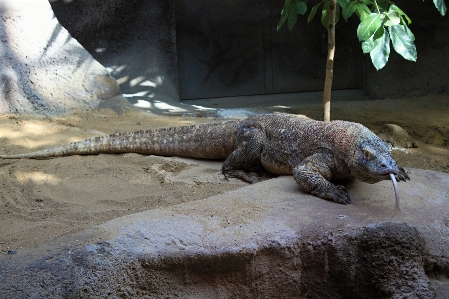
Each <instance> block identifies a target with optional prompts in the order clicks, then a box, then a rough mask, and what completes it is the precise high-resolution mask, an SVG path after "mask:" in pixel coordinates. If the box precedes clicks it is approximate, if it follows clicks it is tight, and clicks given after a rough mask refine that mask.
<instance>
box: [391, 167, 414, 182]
mask: <svg viewBox="0 0 449 299" xmlns="http://www.w3.org/2000/svg"><path fill="white" fill-rule="evenodd" d="M394 177H395V178H396V181H397V182H399V181H404V182H405V181H407V180H410V177H409V176H408V174H407V172H405V169H404V168H403V167H399V173H398V174H397V175H395V176H394Z"/></svg>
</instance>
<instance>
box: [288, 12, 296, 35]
mask: <svg viewBox="0 0 449 299" xmlns="http://www.w3.org/2000/svg"><path fill="white" fill-rule="evenodd" d="M297 20H298V14H297V13H296V11H294V10H293V9H291V10H289V11H288V20H287V28H288V30H290V31H292V29H293V26H295V24H296V21H297Z"/></svg>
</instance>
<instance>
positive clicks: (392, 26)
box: [277, 0, 447, 70]
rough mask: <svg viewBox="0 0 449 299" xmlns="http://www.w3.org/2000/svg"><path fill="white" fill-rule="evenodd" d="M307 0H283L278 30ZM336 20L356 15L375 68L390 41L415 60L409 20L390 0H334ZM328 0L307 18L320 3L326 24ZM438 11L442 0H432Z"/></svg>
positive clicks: (289, 22) (387, 51)
mask: <svg viewBox="0 0 449 299" xmlns="http://www.w3.org/2000/svg"><path fill="white" fill-rule="evenodd" d="M306 1H307V0H285V4H284V8H283V9H282V12H281V18H280V20H279V23H278V26H277V30H280V29H281V28H282V26H283V25H284V24H285V23H287V27H288V29H289V30H292V28H293V27H294V25H295V24H296V21H297V19H298V15H300V14H301V15H303V14H305V13H306V12H307V3H306ZM337 2H338V5H337V9H336V18H335V23H337V22H338V19H339V16H340V14H341V16H342V17H343V18H344V19H345V20H346V21H347V20H348V19H349V18H350V17H351V16H353V15H356V16H357V17H358V18H359V20H360V24H359V26H358V28H357V37H358V38H359V41H360V42H361V46H362V51H363V53H369V54H370V56H371V61H372V62H373V65H374V67H375V68H376V69H377V70H380V69H382V68H383V67H384V66H385V65H386V63H387V62H388V58H389V56H390V42H391V44H392V45H393V49H394V50H395V51H396V52H397V53H399V54H400V55H401V56H402V57H404V58H405V59H407V60H410V61H416V58H417V52H416V46H415V43H414V41H415V36H414V35H413V33H412V31H411V30H410V28H409V27H408V26H409V25H410V24H411V23H412V21H411V20H410V18H409V17H408V16H407V14H405V12H404V11H403V10H402V9H400V8H399V7H398V6H397V5H395V4H394V3H393V2H392V1H390V0H377V1H376V0H337ZM329 3H330V0H322V1H321V2H319V3H318V4H316V5H315V6H313V7H312V9H311V10H310V13H309V17H308V18H307V23H310V21H312V19H313V18H314V17H315V15H316V14H317V12H318V11H320V7H321V23H322V24H323V26H324V27H325V28H327V27H328V23H329ZM433 3H434V4H435V7H436V8H437V9H438V11H439V12H440V14H441V15H442V16H444V15H445V14H446V10H447V8H446V4H445V3H444V0H433Z"/></svg>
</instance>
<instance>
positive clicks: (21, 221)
mask: <svg viewBox="0 0 449 299" xmlns="http://www.w3.org/2000/svg"><path fill="white" fill-rule="evenodd" d="M269 109H270V110H273V111H280V112H288V113H295V114H303V115H306V116H309V117H312V118H315V119H319V118H320V117H321V110H320V109H321V108H320V105H307V106H297V107H285V106H282V107H280V106H279V107H269ZM331 117H332V118H333V119H344V120H349V121H356V122H360V123H362V124H364V125H366V126H367V127H369V128H370V129H372V130H373V131H375V132H379V131H380V130H381V129H382V126H383V125H384V124H387V123H393V124H397V125H399V126H401V127H402V128H403V129H405V130H406V131H407V132H408V133H409V134H410V136H411V137H412V138H414V139H415V140H416V141H417V142H418V148H408V149H399V150H394V151H393V156H394V157H395V159H396V161H397V162H398V164H400V165H402V166H404V167H413V168H421V169H429V170H436V171H441V172H446V173H448V172H449V96H448V95H432V96H426V97H417V98H409V99H398V100H375V101H349V102H338V103H335V104H333V106H332V112H331ZM211 121H217V119H213V118H193V117H186V118H182V117H173V116H172V117H163V116H156V115H152V114H150V113H148V112H139V111H130V112H127V113H125V114H121V115H119V114H116V113H115V112H113V111H112V110H108V109H102V110H99V111H95V112H91V113H87V114H83V115H72V116H65V117H58V118H47V117H31V116H12V115H10V116H1V117H0V151H1V152H2V153H8V154H12V153H22V152H28V151H34V150H37V149H44V148H48V147H53V146H56V145H62V144H65V143H69V142H73V141H77V140H81V139H85V138H89V137H92V136H97V135H102V134H110V133H116V132H125V131H134V130H139V129H146V128H157V127H168V126H179V125H188V124H193V123H203V122H211ZM221 163H222V162H221V161H203V160H195V159H186V158H178V157H169V158H163V157H157V156H142V155H137V154H121V155H103V154H102V155H98V156H71V157H62V158H55V159H49V160H28V159H23V160H0V179H1V181H0V184H1V189H0V227H1V229H0V251H3V252H7V251H8V250H18V249H20V248H21V247H28V246H34V245H37V244H40V243H43V242H45V241H48V240H51V239H54V238H57V237H60V236H63V235H69V234H72V233H75V232H79V231H82V230H84V229H86V228H89V227H92V226H95V225H97V224H100V223H104V222H106V221H108V220H111V219H114V218H117V217H120V216H123V215H127V214H132V213H136V212H140V211H144V210H149V209H156V208H159V207H164V206H169V205H176V204H179V203H182V202H187V201H193V200H198V199H202V198H206V197H209V196H211V195H214V194H219V193H223V192H226V191H229V190H234V189H237V188H239V187H242V186H245V185H246V183H243V182H241V181H238V180H235V179H231V180H230V181H225V180H224V179H223V177H222V175H221V172H220V169H221ZM411 176H412V178H413V173H411ZM412 183H413V181H411V182H408V183H407V184H412ZM448 189H449V187H448Z"/></svg>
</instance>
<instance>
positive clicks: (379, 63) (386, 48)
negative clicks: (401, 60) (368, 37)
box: [369, 27, 391, 70]
mask: <svg viewBox="0 0 449 299" xmlns="http://www.w3.org/2000/svg"><path fill="white" fill-rule="evenodd" d="M389 28H391V27H389ZM375 43H376V45H375V47H374V48H373V50H371V52H370V53H369V54H370V56H371V62H372V63H373V65H374V67H375V68H376V70H380V69H382V68H383V67H384V66H385V65H386V64H387V62H388V58H389V57H390V37H389V36H388V32H387V31H386V30H384V35H383V36H382V37H380V38H378V39H376V40H375Z"/></svg>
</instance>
